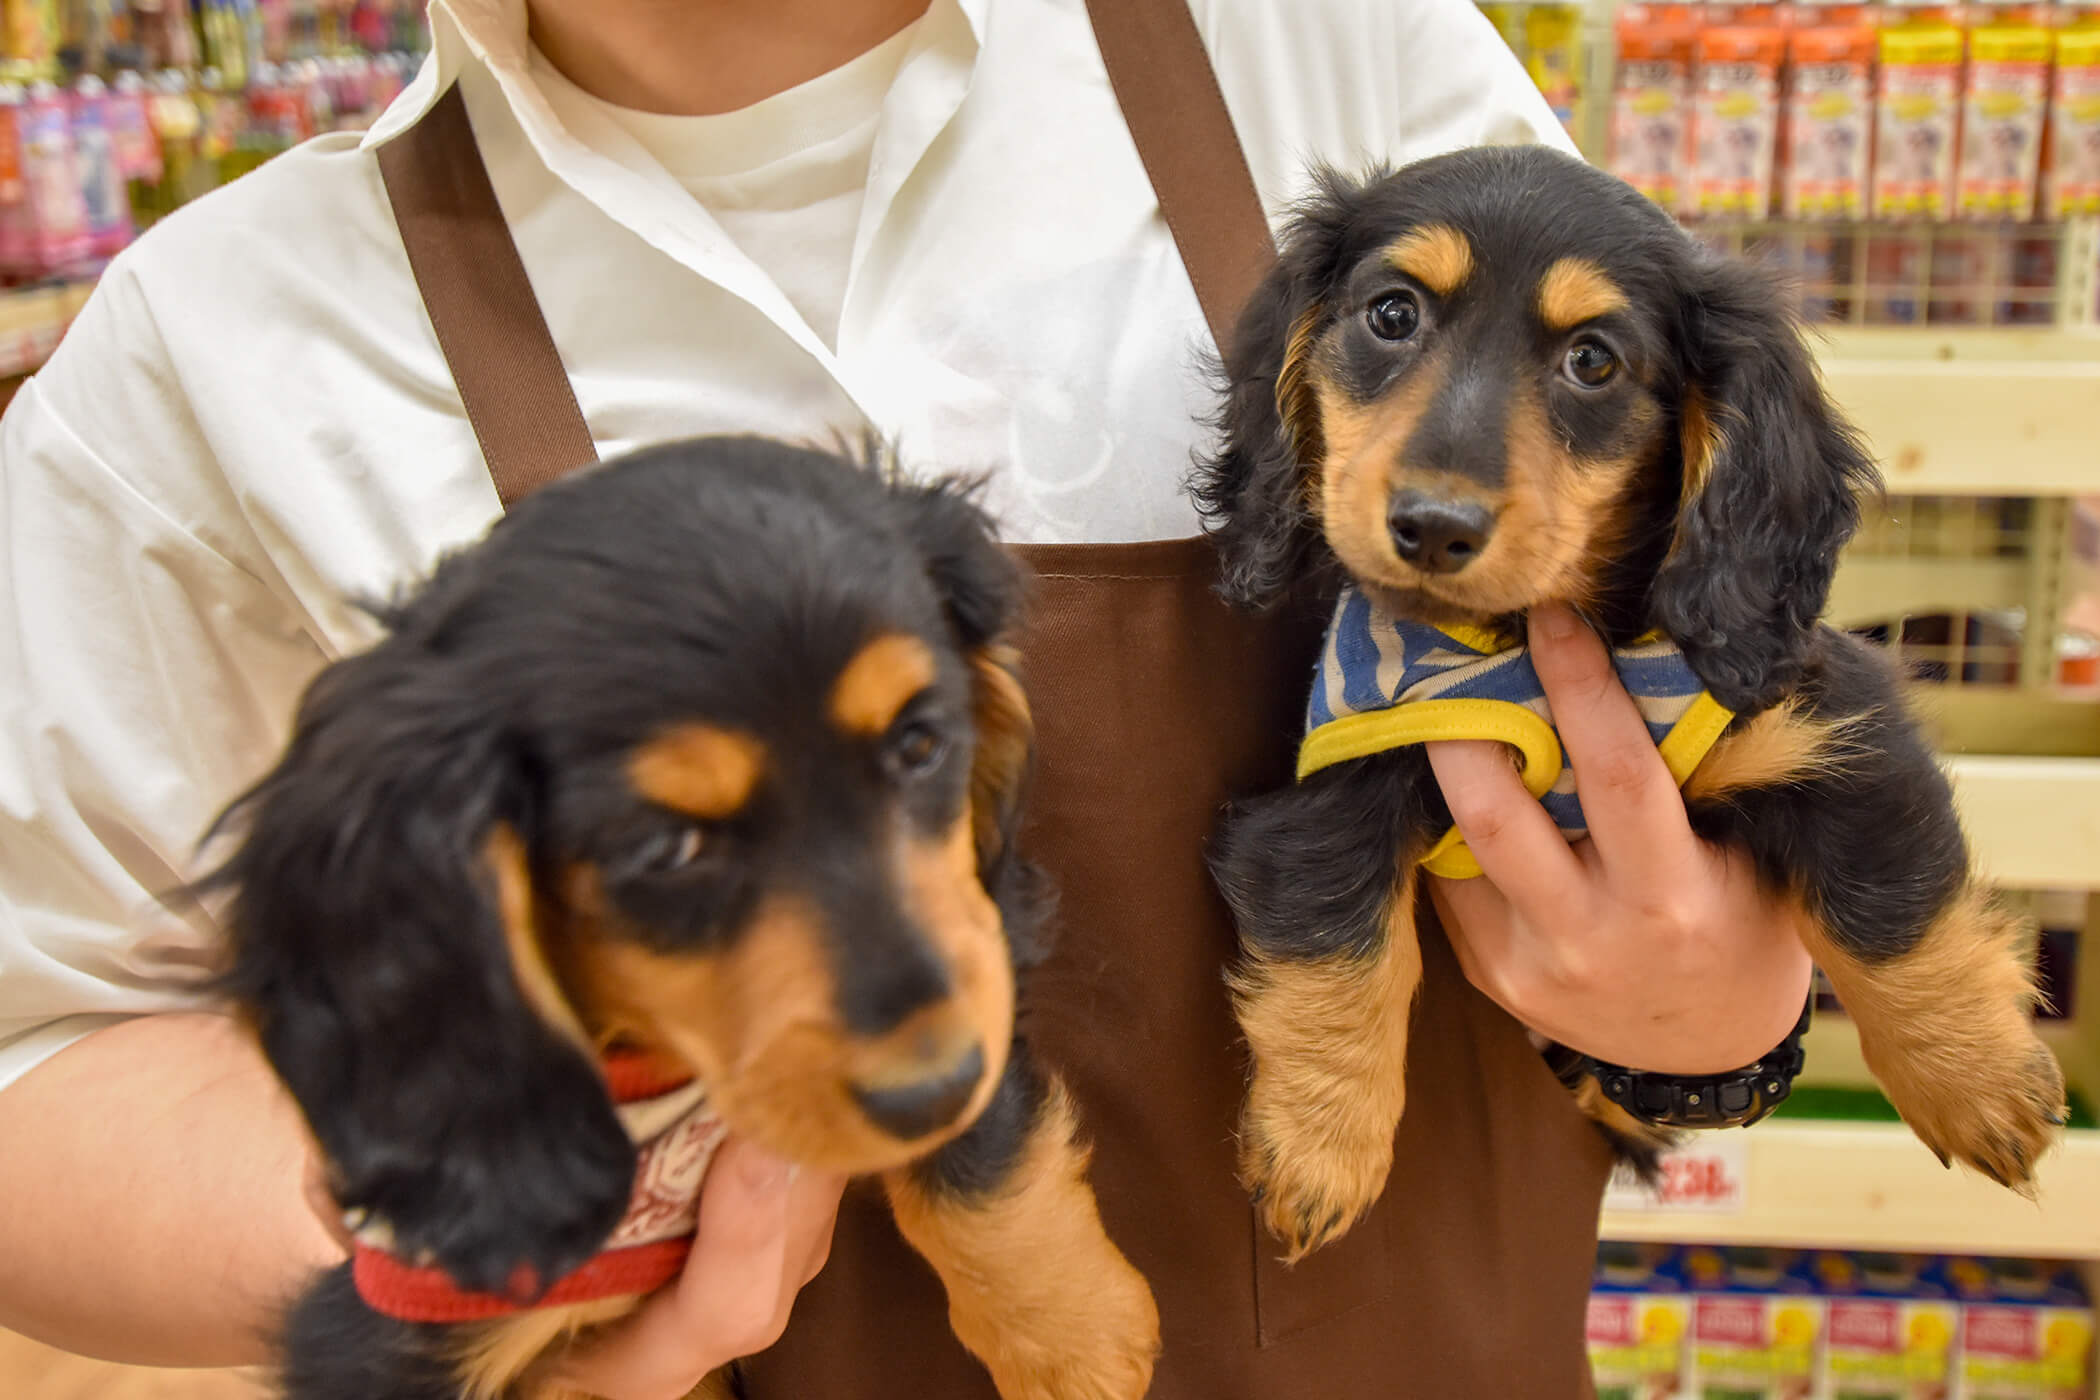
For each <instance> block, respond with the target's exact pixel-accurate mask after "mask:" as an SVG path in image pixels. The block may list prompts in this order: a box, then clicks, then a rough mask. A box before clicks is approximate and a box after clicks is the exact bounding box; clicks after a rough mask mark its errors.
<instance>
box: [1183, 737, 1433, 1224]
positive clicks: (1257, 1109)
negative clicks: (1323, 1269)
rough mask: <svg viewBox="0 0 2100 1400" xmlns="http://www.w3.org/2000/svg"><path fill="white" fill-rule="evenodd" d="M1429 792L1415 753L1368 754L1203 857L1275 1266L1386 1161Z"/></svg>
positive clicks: (1252, 812) (1338, 1212) (1411, 972)
mask: <svg viewBox="0 0 2100 1400" xmlns="http://www.w3.org/2000/svg"><path fill="white" fill-rule="evenodd" d="M1434 791H1435V788H1434V784H1433V782H1432V780H1431V778H1430V775H1429V771H1428V764H1427V763H1426V762H1425V761H1424V760H1423V758H1422V754H1421V750H1419V749H1410V750H1403V751H1400V752H1398V753H1393V754H1382V755H1378V756H1376V757H1374V758H1370V759H1361V760H1358V761H1356V762H1354V763H1351V764H1348V765H1346V766H1343V767H1339V768H1330V769H1325V770H1322V771H1321V772H1318V773H1315V774H1313V775H1312V776H1311V777H1310V778H1308V779H1307V780H1306V781H1304V782H1302V783H1300V784H1298V785H1297V786H1295V787H1291V788H1286V789H1284V790H1282V791H1280V792H1275V793H1271V794H1268V795H1266V796H1264V797H1261V798H1259V799H1256V800H1254V801H1252V802H1249V803H1247V804H1245V805H1244V806H1242V807H1240V808H1239V809H1237V810H1236V811H1235V812H1234V813H1233V814H1232V816H1231V817H1230V818H1229V819H1228V821H1227V823H1226V825H1225V828H1224V830H1223V831H1222V832H1221V834H1220V836H1219V841H1218V850H1217V853H1216V855H1215V856H1214V857H1213V860H1212V867H1213V869H1214V870H1215V871H1216V873H1217V876H1218V883H1219V887H1220V888H1221V889H1222V890H1223V891H1224V894H1225V898H1226V901H1227V902H1228V903H1229V904H1230V905H1231V906H1232V910H1233V915H1234V918H1235V920H1236V921H1237V923H1238V925H1239V931H1240V944H1241V953H1242V956H1241V960H1240V963H1239V966H1238V967H1237V968H1235V969H1234V971H1233V974H1232V993H1233V1005H1234V1009H1235V1011H1236V1012H1237V1014H1238V1016H1239V1022H1240V1029H1241V1031H1242V1033H1244V1034H1245V1035H1246V1037H1247V1043H1248V1046H1249V1047H1250V1049H1251V1050H1252V1052H1253V1057H1254V1078H1253V1083H1252V1085H1251V1086H1250V1087H1249V1090H1248V1094H1247V1102H1246V1106H1245V1108H1244V1109H1243V1110H1242V1112H1241V1116H1240V1173H1241V1180H1242V1181H1243V1182H1244V1183H1245V1185H1246V1186H1247V1189H1248V1190H1249V1191H1250V1192H1252V1193H1253V1194H1254V1195H1255V1197H1256V1198H1257V1200H1258V1201H1259V1202H1260V1207H1261V1213H1262V1219H1263V1222H1264V1223H1265V1224H1266V1225H1267V1226H1268V1229H1269V1231H1270V1233H1271V1234H1273V1235H1275V1237H1276V1238H1277V1239H1278V1240H1280V1241H1282V1243H1283V1244H1284V1246H1285V1248H1286V1250H1287V1253H1286V1255H1285V1258H1286V1259H1287V1260H1288V1261H1289V1262H1293V1263H1295V1262H1296V1261H1297V1260H1299V1259H1301V1258H1303V1257H1304V1256H1305V1255H1306V1254H1308V1253H1309V1252H1311V1251H1312V1250H1315V1249H1318V1248H1319V1247H1320V1246H1322V1245H1324V1244H1327V1243H1329V1242H1331V1241H1333V1240H1335V1239H1337V1238H1339V1237H1340V1236H1341V1235H1342V1234H1343V1233H1345V1232H1346V1231H1348V1230H1349V1229H1350V1227H1352V1226H1353V1225H1355V1224H1356V1222H1357V1221H1358V1220H1360V1219H1362V1218H1363V1216H1364V1213H1365V1212H1366V1211H1368V1210H1370V1208H1371V1206H1372V1205H1373V1204H1375V1203H1376V1202H1377V1200H1378V1197H1379V1195H1380V1193H1381V1192H1383V1191H1384V1189H1385V1178H1386V1173H1387V1172H1388V1171H1389V1170H1390V1169H1391V1167H1392V1163H1393V1131H1394V1129H1395V1128H1396V1127H1397V1126H1398V1124H1399V1122H1400V1114H1401V1110H1402V1109H1403V1107H1404V1106H1405V1104H1406V1099H1407V1023H1408V1015H1409V1012H1410V1011H1411V1010H1412V1009H1413V1006H1414V999H1415V990H1416V988H1417V986H1418V985H1419V984H1420V982H1421V979H1422V951H1421V945H1420V943H1419V942H1418V941H1417V938H1416V934H1415V893H1416V888H1417V881H1416V873H1417V867H1416V861H1417V860H1418V859H1419V858H1420V856H1421V854H1422V851H1423V850H1424V849H1425V847H1426V843H1427V840H1428V833H1429V830H1430V824H1429V811H1428V809H1429V807H1430V806H1431V805H1432V804H1431V803H1430V801H1429V800H1428V798H1429V794H1432V793H1433V792H1434ZM1434 805H1437V806H1439V807H1440V806H1441V804H1440V803H1438V804H1434Z"/></svg>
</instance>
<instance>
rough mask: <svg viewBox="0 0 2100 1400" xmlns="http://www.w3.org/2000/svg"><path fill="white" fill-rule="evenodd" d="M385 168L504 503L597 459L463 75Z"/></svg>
mask: <svg viewBox="0 0 2100 1400" xmlns="http://www.w3.org/2000/svg"><path fill="white" fill-rule="evenodd" d="M379 174H380V178H381V179H383V180H384V181H385V182H386V194H387V198H388V199H389V200H390V201H392V203H393V206H394V222H395V223H396V224H398V225H399V226H400V229H401V242H402V246H404V247H405V248H407V249H408V265H409V269H410V270H411V271H412V272H414V273H415V278H416V288H417V290H418V291H420V292H421V293H422V294H423V305H424V307H425V308H426V309H427V310H428V311H429V313H430V324H431V325H432V326H434V327H435V328H436V330H437V338H438V345H439V347H440V348H441V349H443V351H444V352H445V363H446V364H447V365H448V366H450V367H451V370H452V380H453V383H455V384H456V385H458V386H459V397H460V401H461V402H462V403H464V404H465V405H466V409H467V421H468V422H470V423H472V424H473V425H474V436H475V437H476V438H477V439H479V441H480V443H481V455H482V459H483V460H484V461H486V462H487V463H488V468H489V476H490V477H492V478H493V479H494V480H495V483H496V494H497V495H498V496H499V497H501V498H502V501H503V504H504V505H505V506H506V507H508V506H510V505H513V504H515V503H516V502H517V501H518V500H519V499H520V498H521V497H523V496H525V495H526V494H528V493H529V492H531V491H533V490H534V489H535V488H537V487H541V486H545V485H546V484H547V483H548V482H550V481H553V480H556V479H557V478H559V477H561V476H563V475H564V474H566V473H568V472H570V471H573V470H575V469H576V468H577V467H582V466H588V465H589V464H590V463H592V462H595V461H597V460H598V449H597V448H596V446H594V445H593V444H592V442H591V431H590V429H589V428H588V427H587V426H585V424H584V421H583V410H582V409H581V408H579V407H577V404H576V391H575V389H574V388H572V387H571V386H570V384H569V373H568V371H567V370H566V369H564V368H563V367H562V362H561V352H560V351H558V350H556V349H555V348H554V337H553V335H552V334H551V333H550V332H549V331H548V329H547V318H546V317H545V316H544V315H542V314H541V312H540V303H539V299H538V298H537V297H535V296H533V294H532V282H531V280H530V279H529V278H527V277H526V275H525V263H524V261H523V260H522V259H521V258H519V256H518V245H517V243H516V242H515V241H514V240H513V239H512V238H511V236H510V226H509V225H508V224H506V223H505V222H504V220H503V207H502V206H501V205H500V204H498V203H497V202H496V190H495V187H494V186H493V185H491V184H490V183H489V172H488V167H487V166H486V165H484V164H483V163H482V159H481V151H480V148H479V147H477V146H476V145H475V144H474V128H473V125H472V123H471V122H469V121H468V119H467V104H466V100H465V99H464V98H462V97H461V96H460V91H459V87H458V85H457V84H455V85H454V86H453V87H452V88H451V89H449V90H448V91H447V92H446V93H445V95H444V96H443V97H441V98H439V99H438V101H437V105H436V106H434V107H432V108H431V109H430V111H429V112H427V113H425V114H424V116H423V119H422V120H421V121H419V122H417V123H416V124H415V125H414V126H412V127H410V128H409V129H408V130H407V131H405V132H403V133H402V134H401V135H399V136H397V137H395V138H394V139H393V140H392V141H389V142H388V143H387V144H386V145H384V146H382V147H380V149H379Z"/></svg>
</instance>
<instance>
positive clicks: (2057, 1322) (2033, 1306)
mask: <svg viewBox="0 0 2100 1400" xmlns="http://www.w3.org/2000/svg"><path fill="white" fill-rule="evenodd" d="M1938 1277H1939V1279H1940V1281H1941V1282H1943V1283H1944V1284H1945V1285H1946V1286H1947V1289H1948V1291H1949V1292H1950V1293H1951V1294H1952V1295H1953V1296H1954V1297H1956V1298H1957V1299H1959V1300H1960V1301H1961V1308H1962V1316H1961V1362H1960V1379H1959V1382H1958V1385H1957V1388H1956V1390H1955V1400H2085V1397H2087V1396H2089V1395H2090V1394H2091V1393H2092V1389H2091V1387H2092V1375H2093V1373H2092V1364H2093V1363H2092V1353H2093V1309H2092V1304H2091V1302H2090V1301H2089V1300H2088V1299H2087V1297H2086V1294H2085V1290H2084V1288H2083V1287H2082V1286H2081V1285H2080V1283H2079V1279H2078V1273H2077V1270H2076V1269H2074V1268H2072V1267H2071V1266H2070V1265H2067V1264H2047V1263H2034V1262H2030V1261H2024V1260H2004V1259H1990V1260H1985V1259H1968V1258H1951V1259H1946V1260H1943V1261H1941V1264H1940V1267H1939V1270H1938Z"/></svg>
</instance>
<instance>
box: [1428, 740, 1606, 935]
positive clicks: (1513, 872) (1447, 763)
mask: <svg viewBox="0 0 2100 1400" xmlns="http://www.w3.org/2000/svg"><path fill="white" fill-rule="evenodd" d="M1424 747H1426V748H1427V749H1428V750H1429V767H1430V770H1431V771H1432V772H1434V773H1435V774H1436V784H1437V787H1438V788H1440V789H1442V791H1443V794H1444V805H1445V806H1447V807H1449V808H1450V809H1451V820H1452V821H1453V822H1454V823H1456V824H1457V826H1458V832H1459V835H1461V836H1463V837H1465V839H1466V845H1467V846H1468V847H1469V848H1470V849H1471V850H1472V852H1473V858H1474V859H1475V860H1477V861H1479V862H1480V869H1481V872H1482V873H1483V874H1484V875H1486V876H1487V878H1488V879H1490V880H1492V881H1493V882H1494V883H1495V885H1496V887H1497V888H1498V889H1500V890H1501V891H1502V893H1504V894H1505V895H1507V896H1509V898H1510V899H1512V900H1514V901H1515V902H1516V903H1517V904H1518V905H1519V906H1520V907H1523V908H1526V909H1531V910H1534V911H1536V910H1543V909H1547V908H1553V907H1559V906H1564V905H1565V904H1566V902H1567V901H1568V900H1569V899H1570V898H1571V897H1572V896H1573V894H1574V893H1575V892H1576V891H1578V890H1579V889H1580V888H1581V886H1580V883H1579V882H1580V881H1581V879H1582V866H1581V863H1580V862H1578V861H1577V860H1576V859H1575V856H1574V853H1573V852H1571V851H1570V850H1569V849H1568V843H1567V840H1566V838H1564V837H1563V836H1562V835H1561V834H1560V828H1559V827H1557V826H1555V825H1554V824H1553V818H1552V817H1550V816H1548V815H1547V814H1546V809H1545V808H1544V807H1542V806H1540V805H1539V801H1538V799H1537V798H1535V797H1533V796H1532V795H1531V793H1530V791H1529V790H1528V789H1527V788H1526V787H1525V786H1524V780H1523V779H1522V778H1520V777H1518V776H1517V770H1516V768H1515V767H1514V766H1513V765H1512V764H1511V763H1510V758H1509V749H1508V747H1507V746H1506V745H1503V744H1497V743H1492V742H1489V741H1487V740H1485V739H1447V740H1442V741H1440V742H1437V743H1433V744H1428V745H1425V746H1424Z"/></svg>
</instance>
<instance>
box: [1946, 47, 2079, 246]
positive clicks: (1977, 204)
mask: <svg viewBox="0 0 2100 1400" xmlns="http://www.w3.org/2000/svg"><path fill="white" fill-rule="evenodd" d="M2054 47H2055V45H2054V41H2053V36H2052V35H2051V34H2050V32H2049V31H2048V30H2047V29H2044V28H2042V27H2041V26H2040V25H2037V24H2022V23H2018V22H2010V23H2008V22H1990V23H1985V24H1980V25H1978V26H1976V27H1975V28H1973V29H1971V30H1970V31H1969V74H1968V82H1967V85H1966V93H1965V95H1964V97H1963V100H1962V126H1961V170H1960V174H1959V175H1958V176H1957V177H1956V182H1955V205H1956V208H1957V210H1958V211H1959V213H1960V215H1961V217H1962V218H1965V219H1977V220H1988V221H1993V222H1996V221H2002V220H2012V221H2017V222H2025V221H2026V220H2028V219H2031V218H2033V217H2034V204H2035V189H2036V182H2037V180H2038V178H2039V176H2040V174H2041V156H2042V129H2043V124H2044V120H2045V118H2046V116H2047V113H2048V107H2049V59H2050V54H2051V51H2052V50H2053V48H2054Z"/></svg>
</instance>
